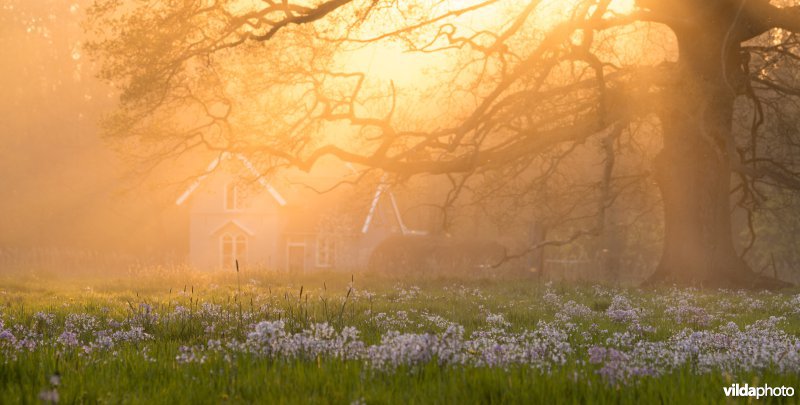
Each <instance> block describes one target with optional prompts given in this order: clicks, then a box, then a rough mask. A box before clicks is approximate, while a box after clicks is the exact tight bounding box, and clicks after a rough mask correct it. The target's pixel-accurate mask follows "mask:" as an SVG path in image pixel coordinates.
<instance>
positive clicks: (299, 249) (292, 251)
mask: <svg viewBox="0 0 800 405" xmlns="http://www.w3.org/2000/svg"><path fill="white" fill-rule="evenodd" d="M286 267H287V269H288V270H289V273H292V274H302V273H303V272H305V270H306V246H305V245H289V247H288V260H287V263H286Z"/></svg>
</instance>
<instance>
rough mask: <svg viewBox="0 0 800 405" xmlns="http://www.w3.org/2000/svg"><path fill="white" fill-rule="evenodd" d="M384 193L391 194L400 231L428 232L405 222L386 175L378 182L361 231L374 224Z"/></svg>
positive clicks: (410, 232)
mask: <svg viewBox="0 0 800 405" xmlns="http://www.w3.org/2000/svg"><path fill="white" fill-rule="evenodd" d="M351 169H352V167H351ZM352 170H355V169H352ZM384 194H388V195H389V201H391V203H392V211H394V216H395V220H396V221H397V225H398V226H400V232H402V233H403V235H426V234H427V232H425V231H419V230H414V229H408V227H407V226H406V224H405V222H403V216H402V215H400V208H399V207H398V206H397V199H396V198H395V196H394V192H393V191H391V190H389V185H388V184H387V183H386V176H385V175H384V176H383V177H382V178H381V182H380V184H378V188H377V189H375V196H374V197H372V203H371V204H370V206H369V212H368V213H367V218H366V219H364V225H363V226H362V227H361V233H367V232H369V227H370V226H371V225H372V219H373V218H374V217H375V212H376V211H377V209H378V203H379V202H380V200H381V197H383V195H384Z"/></svg>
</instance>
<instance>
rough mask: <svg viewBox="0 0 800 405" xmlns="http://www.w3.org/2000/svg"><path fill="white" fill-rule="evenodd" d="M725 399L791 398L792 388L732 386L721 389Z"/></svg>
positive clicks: (792, 394) (765, 385)
mask: <svg viewBox="0 0 800 405" xmlns="http://www.w3.org/2000/svg"><path fill="white" fill-rule="evenodd" d="M722 391H723V392H725V396H726V397H756V399H758V398H761V397H767V396H769V397H793V396H794V387H784V386H780V387H770V386H769V385H767V384H764V386H752V387H751V386H749V385H747V384H745V385H739V384H733V385H731V386H730V387H722Z"/></svg>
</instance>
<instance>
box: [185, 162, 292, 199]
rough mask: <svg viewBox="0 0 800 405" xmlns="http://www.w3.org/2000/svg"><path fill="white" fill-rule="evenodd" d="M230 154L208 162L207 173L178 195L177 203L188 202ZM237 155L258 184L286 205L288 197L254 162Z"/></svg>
mask: <svg viewBox="0 0 800 405" xmlns="http://www.w3.org/2000/svg"><path fill="white" fill-rule="evenodd" d="M230 156H231V155H230V153H228V152H225V153H223V154H222V155H220V156H217V157H216V158H215V159H214V160H212V161H211V163H209V164H208V167H206V171H205V173H204V174H203V175H202V176H200V177H198V178H197V179H195V181H193V182H192V184H190V185H189V187H188V188H187V189H186V191H184V192H183V194H181V196H180V197H178V199H177V200H175V205H182V204H183V203H184V202H186V200H188V199H189V197H191V196H192V194H193V193H194V192H195V190H197V188H198V187H200V184H202V183H203V180H205V179H206V177H208V175H209V174H211V172H213V171H214V170H216V168H217V167H219V164H220V163H221V162H222V160H223V159H229V158H230ZM235 156H236V158H237V159H239V161H240V162H242V165H243V166H244V167H245V168H246V169H247V170H248V171H250V173H251V174H253V176H255V177H256V179H257V180H258V184H260V185H261V187H264V189H265V190H267V192H269V194H270V195H271V196H272V198H273V199H275V202H277V203H278V205H280V206H284V205H286V199H284V198H283V196H282V195H281V194H280V193H279V192H278V190H276V189H275V187H272V185H271V184H269V182H267V180H266V179H265V178H264V176H262V175H261V173H259V172H258V170H257V169H256V167H255V166H254V165H253V163H252V162H250V160H248V159H247V158H246V157H245V156H244V155H242V154H240V153H237V154H236V155H235Z"/></svg>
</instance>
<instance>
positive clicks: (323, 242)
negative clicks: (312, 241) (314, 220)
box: [316, 235, 336, 267]
mask: <svg viewBox="0 0 800 405" xmlns="http://www.w3.org/2000/svg"><path fill="white" fill-rule="evenodd" d="M323 250H324V251H325V253H326V255H327V256H326V258H325V259H326V260H321V256H322V253H323ZM316 264H317V267H333V266H335V265H336V239H335V238H334V237H333V236H330V235H326V236H322V235H320V236H317V252H316Z"/></svg>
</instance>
